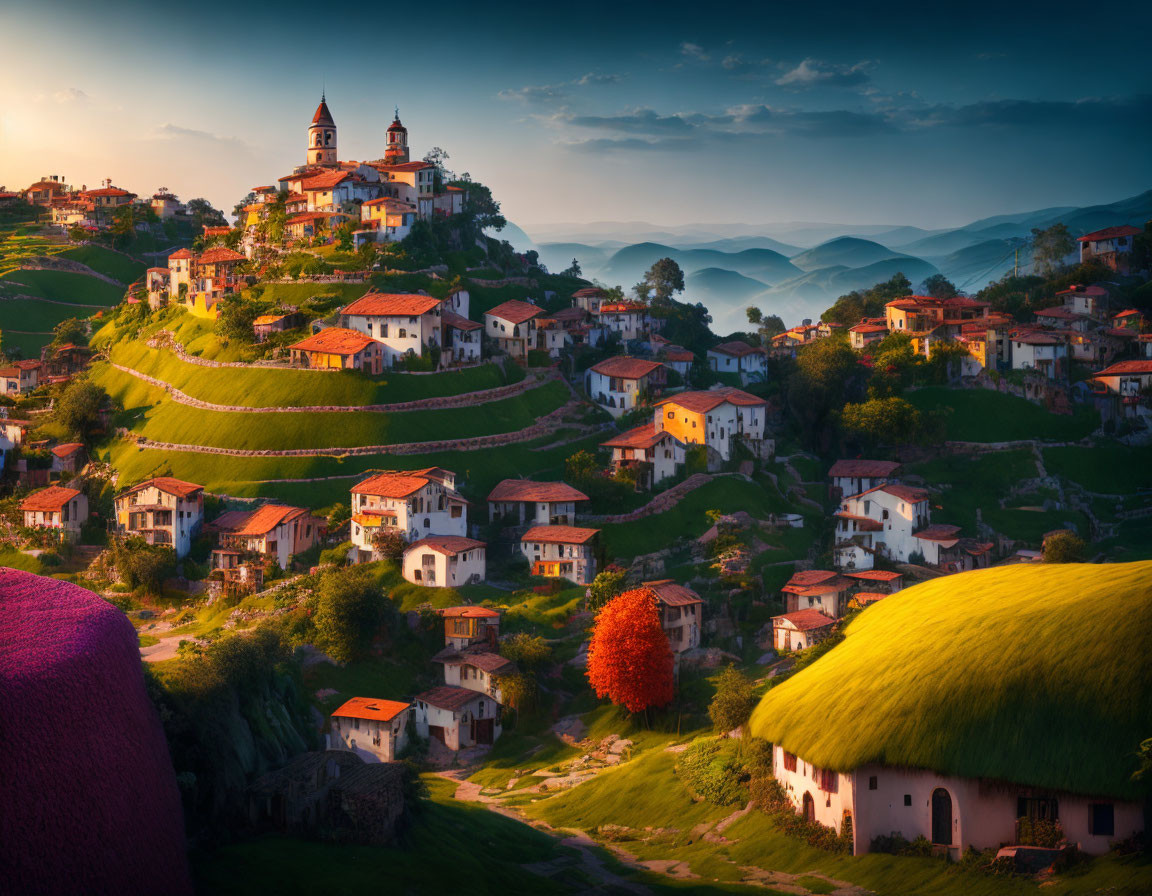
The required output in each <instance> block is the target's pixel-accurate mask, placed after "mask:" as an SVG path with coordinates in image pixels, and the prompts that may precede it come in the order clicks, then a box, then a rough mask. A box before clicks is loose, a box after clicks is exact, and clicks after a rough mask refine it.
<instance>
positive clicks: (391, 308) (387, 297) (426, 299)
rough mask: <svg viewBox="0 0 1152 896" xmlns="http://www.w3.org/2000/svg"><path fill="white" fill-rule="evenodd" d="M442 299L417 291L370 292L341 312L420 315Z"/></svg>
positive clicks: (395, 315) (400, 315) (388, 315)
mask: <svg viewBox="0 0 1152 896" xmlns="http://www.w3.org/2000/svg"><path fill="white" fill-rule="evenodd" d="M440 301H441V300H440V299H434V298H433V297H432V296H422V295H419V294H417V293H390V292H370V293H368V294H367V295H364V296H361V297H360V298H359V299H357V300H356V301H355V302H353V303H352V304H351V305H348V306H346V307H345V308H343V309H342V310H341V312H340V313H341V314H363V315H371V316H376V317H418V316H420V315H421V314H427V313H428V312H429V311H431V310H433V309H434V308H436V307H437V306H438V305H439V304H440Z"/></svg>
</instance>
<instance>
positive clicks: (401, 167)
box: [372, 161, 436, 173]
mask: <svg viewBox="0 0 1152 896" xmlns="http://www.w3.org/2000/svg"><path fill="white" fill-rule="evenodd" d="M372 167H373V168H377V169H379V170H381V171H400V172H405V173H407V172H412V171H423V170H424V169H425V168H435V167H436V166H435V165H432V164H431V163H429V162H420V161H417V162H397V163H396V164H394V165H393V164H391V163H388V162H383V163H378V164H376V165H373V166H372Z"/></svg>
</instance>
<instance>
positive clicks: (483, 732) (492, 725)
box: [472, 719, 496, 744]
mask: <svg viewBox="0 0 1152 896" xmlns="http://www.w3.org/2000/svg"><path fill="white" fill-rule="evenodd" d="M474 726H475V728H474V731H475V733H474V736H473V738H472V739H473V740H474V741H475V742H476V743H478V744H491V743H492V742H493V741H494V740H495V733H496V731H495V729H496V720H495V719H476V721H475V723H474Z"/></svg>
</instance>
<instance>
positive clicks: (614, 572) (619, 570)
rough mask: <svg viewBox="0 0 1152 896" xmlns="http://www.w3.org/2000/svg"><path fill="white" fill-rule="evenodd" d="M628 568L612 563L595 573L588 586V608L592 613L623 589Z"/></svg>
mask: <svg viewBox="0 0 1152 896" xmlns="http://www.w3.org/2000/svg"><path fill="white" fill-rule="evenodd" d="M627 578H628V570H626V569H624V568H623V567H622V566H617V565H615V564H612V565H611V566H608V567H605V568H604V569H602V570H600V572H598V573H597V574H596V578H594V579H593V580H592V584H591V585H589V586H588V609H589V610H591V611H592V612H593V613H595V612H597V611H599V610H600V608H601V607H603V606H604V605H605V604H607V603H608V601H610V600H612V599H613V598H615V597H616V596H618V595H619V594H620V593H622V592H623V591H624V582H625V580H626V579H627Z"/></svg>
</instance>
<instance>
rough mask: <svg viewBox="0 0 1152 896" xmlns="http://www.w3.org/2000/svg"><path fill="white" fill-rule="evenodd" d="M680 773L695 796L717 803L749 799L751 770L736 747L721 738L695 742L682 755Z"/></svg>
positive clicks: (738, 803) (737, 802)
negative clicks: (725, 744)
mask: <svg viewBox="0 0 1152 896" xmlns="http://www.w3.org/2000/svg"><path fill="white" fill-rule="evenodd" d="M676 774H677V776H678V777H679V778H680V780H681V781H682V782H683V784H684V786H685V787H687V788H688V791H689V792H690V793H691V794H692V797H693V799H697V800H704V801H706V802H709V803H712V804H713V805H716V806H737V805H739V806H742V805H744V804H745V803H746V802H748V781H749V777H750V776H749V774H748V771H747V769H746V768H745V767H744V765H743V763H741V762H740V760H739V758H738V756H737V755H736V750H735V749H734V748H733V747H731V746H722V745H721V744H720V742H719V741H715V740H702V741H697V742H696V743H694V744H693V745H692V746H691V747H689V748H688V749H687V750H685V751H684V752H683V753H681V754H680V759H679V760H678V761H677V763H676Z"/></svg>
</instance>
